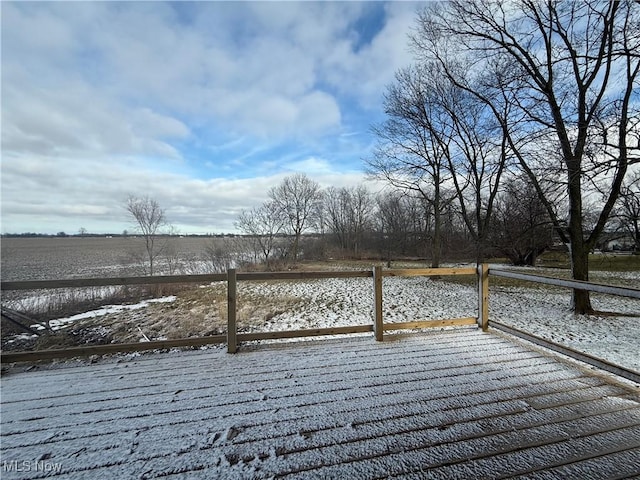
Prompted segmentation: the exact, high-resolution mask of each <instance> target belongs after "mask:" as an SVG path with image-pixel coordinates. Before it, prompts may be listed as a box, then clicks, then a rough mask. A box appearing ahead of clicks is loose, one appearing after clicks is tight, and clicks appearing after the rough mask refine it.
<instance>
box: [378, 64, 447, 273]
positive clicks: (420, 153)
mask: <svg viewBox="0 0 640 480" xmlns="http://www.w3.org/2000/svg"><path fill="white" fill-rule="evenodd" d="M431 73H432V72H431V71H429V70H428V69H425V68H422V67H420V66H414V67H410V68H405V69H403V70H400V71H399V72H398V73H397V74H396V81H395V83H393V84H392V85H390V86H389V87H387V91H386V93H385V97H384V109H385V113H386V114H387V117H388V118H387V120H386V121H385V122H384V123H382V124H381V125H378V126H374V127H373V132H374V133H375V134H376V136H377V137H378V145H377V146H376V149H375V150H374V153H373V156H372V157H371V158H369V159H367V164H368V166H369V173H370V174H372V175H373V176H375V177H377V178H382V179H384V180H386V181H387V182H389V184H390V185H392V186H393V187H395V188H400V189H403V190H406V191H408V192H412V195H418V196H419V197H420V198H422V199H423V201H424V202H426V203H427V204H428V205H429V207H430V208H429V211H430V212H431V214H432V216H433V234H432V235H431V236H430V237H429V239H428V241H430V244H431V266H432V267H438V266H439V265H440V254H441V224H442V222H441V219H442V212H443V210H445V209H446V208H447V205H448V203H450V202H451V201H453V199H454V198H455V197H454V196H453V195H450V194H449V192H448V191H447V189H446V188H445V185H446V184H447V182H450V180H451V176H450V174H449V170H448V169H447V149H448V147H449V144H448V142H447V140H446V138H445V136H444V134H443V132H442V130H441V129H440V128H439V127H441V126H442V124H441V123H440V121H441V119H440V118H439V114H440V113H441V110H439V109H438V104H437V101H436V100H435V97H434V94H433V92H434V90H433V89H432V88H430V87H431V86H432V85H433V83H432V81H434V79H433V77H432V75H431ZM436 125H438V126H436ZM425 240H427V239H426V238H425Z"/></svg>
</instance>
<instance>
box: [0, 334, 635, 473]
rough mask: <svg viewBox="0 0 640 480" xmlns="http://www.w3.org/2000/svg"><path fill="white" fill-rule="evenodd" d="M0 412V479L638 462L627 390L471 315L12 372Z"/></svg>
mask: <svg viewBox="0 0 640 480" xmlns="http://www.w3.org/2000/svg"><path fill="white" fill-rule="evenodd" d="M1 413H2V417H1V418H2V432H1V433H2V437H1V440H2V445H1V452H2V459H1V463H2V465H1V468H2V472H1V477H2V478H3V479H14V478H40V477H44V476H53V477H54V478H73V479H77V478H88V479H98V478H110V479H111V478H118V479H122V478H140V479H143V478H156V477H169V478H180V477H183V478H239V479H240V478H242V479H244V478H280V477H285V478H323V479H324V478H349V477H351V478H354V479H355V478H358V479H360V478H388V477H394V476H398V477H402V478H443V479H445V478H446V479H450V478H501V477H511V476H517V475H523V476H524V477H526V478H580V479H588V478H612V477H616V478H617V477H624V476H631V475H634V474H638V473H640V470H639V468H640V467H639V466H640V401H639V397H638V392H637V389H636V390H635V391H634V387H632V386H627V385H624V384H621V383H617V382H613V381H611V379H610V377H606V376H603V375H599V374H597V372H593V371H592V370H590V369H587V368H583V367H581V366H576V365H575V364H573V363H567V362H561V361H559V360H558V357H554V356H551V355H549V354H547V353H545V352H544V351H542V350H540V349H532V348H529V347H528V346H526V345H525V344H524V343H519V342H518V341H516V340H511V339H510V338H509V337H506V336H503V335H499V334H495V333H483V332H481V331H479V330H477V329H457V330H447V331H434V332H429V333H424V334H422V333H414V334H410V335H395V336H394V335H387V336H386V337H385V341H384V342H383V343H376V342H375V341H374V340H373V339H372V338H371V336H370V335H368V336H349V337H343V338H339V339H324V340H316V341H299V342H288V343H280V344H263V345H257V346H244V347H242V348H241V350H240V352H239V353H237V354H235V355H229V354H227V353H225V351H224V350H223V349H209V350H201V351H188V352H171V353H160V354H157V353H156V354H147V355H140V356H137V357H131V356H130V357H125V358H120V359H117V358H114V357H112V358H110V359H107V360H106V361H101V362H99V363H96V364H84V363H83V364H77V363H76V364H71V365H64V366H62V367H60V368H50V369H38V370H32V371H23V372H17V371H9V373H8V374H5V375H3V378H2V406H1Z"/></svg>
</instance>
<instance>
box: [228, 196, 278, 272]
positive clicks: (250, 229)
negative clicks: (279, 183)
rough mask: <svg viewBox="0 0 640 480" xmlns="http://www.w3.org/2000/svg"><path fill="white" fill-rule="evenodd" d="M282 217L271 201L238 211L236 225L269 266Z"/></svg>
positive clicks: (268, 266)
mask: <svg viewBox="0 0 640 480" xmlns="http://www.w3.org/2000/svg"><path fill="white" fill-rule="evenodd" d="M283 225H284V219H283V217H282V215H281V214H280V211H279V209H278V207H277V206H276V204H275V203H274V202H273V201H268V202H265V203H264V204H262V205H261V206H259V207H257V208H253V209H251V210H245V211H242V213H240V216H239V217H238V221H237V222H236V227H237V228H238V229H239V230H240V231H241V232H243V233H244V234H245V235H250V236H251V240H252V243H253V244H254V249H255V250H256V253H257V254H258V255H259V256H261V257H262V259H263V260H264V262H265V264H266V266H267V268H270V262H271V260H272V254H273V252H274V251H275V249H276V246H277V241H278V235H279V234H280V232H281V231H282V228H283Z"/></svg>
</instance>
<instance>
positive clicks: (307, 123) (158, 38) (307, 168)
mask: <svg viewBox="0 0 640 480" xmlns="http://www.w3.org/2000/svg"><path fill="white" fill-rule="evenodd" d="M1 8H2V12H1V13H2V170H1V173H2V232H3V233H14V232H26V231H35V232H43V233H56V232H58V231H66V232H67V233H77V232H78V230H79V229H80V228H81V227H82V228H85V229H87V230H88V231H90V232H96V233H105V232H115V233H118V232H121V231H122V230H124V229H125V228H130V227H131V222H130V220H129V219H128V218H127V214H126V211H125V209H124V202H125V200H126V198H127V196H128V195H129V194H137V195H149V196H151V197H153V198H155V199H157V200H158V201H159V202H160V204H161V205H162V206H163V207H164V208H165V210H166V212H167V215H168V217H169V220H170V221H171V222H172V223H173V224H174V225H175V226H176V227H177V228H178V229H179V230H180V231H181V232H182V233H207V232H216V233H220V232H231V231H234V226H233V223H234V221H235V220H236V218H237V215H238V213H239V212H240V211H241V210H242V209H246V208H250V207H252V206H257V205H259V204H261V203H262V202H263V201H264V200H265V199H266V198H267V192H268V190H269V188H270V187H271V186H273V185H275V184H277V183H279V182H280V181H281V180H282V179H283V178H284V177H285V176H287V175H290V174H292V173H294V172H302V173H305V174H307V175H308V176H309V177H310V178H312V179H313V180H315V181H317V182H319V183H320V184H321V185H322V186H329V185H335V186H347V185H355V184H358V183H360V182H362V181H363V180H364V178H365V176H364V174H363V170H364V163H363V159H364V158H366V156H367V155H368V153H369V152H370V150H371V146H372V144H373V142H374V138H373V136H372V135H371V133H370V126H371V124H372V123H376V122H379V121H381V120H382V119H383V118H384V117H383V114H382V105H381V98H382V94H383V92H384V88H385V86H386V85H387V84H389V83H390V82H391V81H392V80H393V75H394V72H395V71H396V70H397V69H398V68H401V67H403V66H405V65H407V64H408V63H410V61H411V55H410V53H409V51H408V48H407V34H408V33H409V30H410V28H411V27H412V25H413V22H414V18H415V11H416V4H414V3H409V2H390V3H383V2H364V3H358V2H340V3H334V2H322V3H309V2H303V3H293V2H286V3H273V2H258V3H252V2H194V3H187V2H176V3H159V2H137V3H134V2H118V3H115V2H46V3H32V2H24V3H22V2H15V3H12V2H2V4H1ZM372 189H373V188H372Z"/></svg>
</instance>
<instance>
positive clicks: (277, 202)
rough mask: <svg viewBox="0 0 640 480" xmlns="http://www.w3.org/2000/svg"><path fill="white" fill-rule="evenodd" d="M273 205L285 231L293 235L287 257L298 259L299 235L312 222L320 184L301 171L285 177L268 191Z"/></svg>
mask: <svg viewBox="0 0 640 480" xmlns="http://www.w3.org/2000/svg"><path fill="white" fill-rule="evenodd" d="M269 197H270V198H271V200H272V201H273V205H274V207H275V208H276V210H277V211H278V213H279V215H280V216H281V218H282V219H283V221H284V225H285V228H286V231H287V233H289V234H290V235H293V242H292V244H291V247H290V249H289V255H288V256H289V258H290V259H292V261H293V262H294V263H295V262H296V261H297V260H298V250H299V247H300V237H301V236H302V234H303V233H304V232H305V231H306V230H307V229H308V228H309V227H310V226H311V224H312V223H313V218H312V217H313V214H314V213H316V212H317V211H318V203H319V202H320V201H321V198H322V194H321V191H320V186H319V185H318V184H317V183H316V182H314V181H313V180H311V179H309V177H307V176H306V175H304V174H302V173H296V174H294V175H291V176H289V177H286V178H285V179H284V180H283V181H282V183H281V184H280V185H277V186H276V187H273V188H272V189H271V190H270V191H269Z"/></svg>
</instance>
